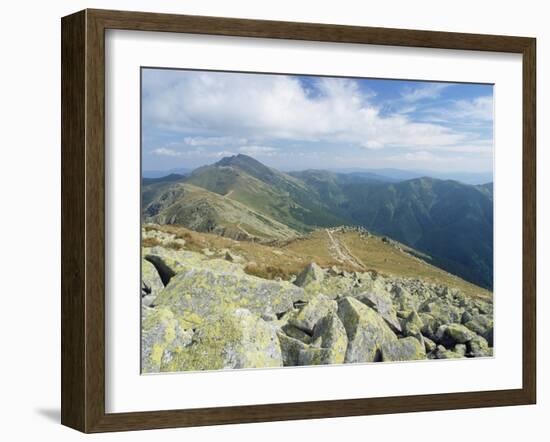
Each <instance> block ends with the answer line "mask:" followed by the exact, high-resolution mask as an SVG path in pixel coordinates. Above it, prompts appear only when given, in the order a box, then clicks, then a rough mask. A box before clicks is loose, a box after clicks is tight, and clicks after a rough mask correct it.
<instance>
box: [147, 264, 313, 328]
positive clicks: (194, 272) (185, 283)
mask: <svg viewBox="0 0 550 442" xmlns="http://www.w3.org/2000/svg"><path fill="white" fill-rule="evenodd" d="M177 271H178V273H177V274H176V275H175V276H174V277H173V278H171V279H170V282H169V283H168V285H167V286H166V287H165V288H164V290H163V291H162V293H161V294H160V295H159V296H158V297H157V298H156V300H155V304H156V305H158V306H163V307H167V308H169V309H170V310H172V311H173V312H174V313H175V314H177V315H178V316H180V317H182V318H183V319H185V320H186V321H188V322H190V323H192V324H195V325H198V324H200V323H201V322H202V321H203V320H204V319H206V318H208V317H210V316H212V315H214V314H217V313H219V312H224V311H230V310H234V309H236V308H246V309H248V310H250V312H252V313H253V314H256V315H258V316H259V317H262V315H277V314H282V313H285V312H287V311H288V310H291V309H292V308H293V305H294V303H295V302H298V301H301V300H302V299H303V297H304V296H303V290H302V289H301V288H299V287H296V286H295V285H293V284H291V283H289V282H285V281H280V282H278V281H271V280H265V279H261V278H257V277H255V276H251V275H247V274H246V273H244V272H243V270H242V267H241V266H239V265H237V264H233V263H230V262H228V261H226V260H223V259H211V260H203V261H200V260H193V263H192V264H190V265H189V264H187V263H185V262H184V263H181V262H180V265H179V266H178V268H177Z"/></svg>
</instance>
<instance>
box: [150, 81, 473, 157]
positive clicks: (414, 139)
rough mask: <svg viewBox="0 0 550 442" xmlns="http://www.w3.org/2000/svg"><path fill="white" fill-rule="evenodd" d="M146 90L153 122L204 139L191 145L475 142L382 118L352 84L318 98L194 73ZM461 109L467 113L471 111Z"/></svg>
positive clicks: (429, 92)
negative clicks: (271, 141) (232, 141)
mask: <svg viewBox="0 0 550 442" xmlns="http://www.w3.org/2000/svg"><path fill="white" fill-rule="evenodd" d="M149 77H151V78H149ZM144 87H145V89H146V90H147V93H145V94H144V104H145V105H144V117H145V119H146V120H147V121H148V122H150V123H151V124H153V125H155V126H156V127H158V128H163V129H169V130H172V131H180V132H182V133H201V134H202V135H201V137H198V138H196V137H188V138H186V140H187V141H186V144H189V145H201V143H202V145H205V144H208V143H210V144H208V145H219V146H224V145H227V143H226V142H225V141H226V140H224V138H225V136H224V137H218V136H216V134H227V137H230V138H231V139H239V138H241V139H247V140H256V142H257V141H260V142H261V140H269V139H276V140H302V141H312V142H324V143H339V144H341V143H346V144H352V145H356V146H361V147H364V148H367V149H383V148H387V147H394V146H404V147H408V148H411V149H418V148H423V149H434V148H440V147H442V146H451V145H456V144H460V143H464V142H465V141H467V134H464V133H462V132H457V131H454V130H452V129H450V128H449V127H446V126H444V125H439V124H433V123H427V122H417V121H413V120H412V119H411V118H409V117H408V116H407V115H406V114H399V113H393V114H390V115H382V114H381V112H380V109H379V108H378V107H377V106H376V105H375V104H373V103H372V102H371V99H372V96H371V94H368V93H365V92H364V91H363V90H361V88H360V87H359V85H358V83H357V82H356V81H354V80H349V79H342V78H319V79H316V80H315V93H312V92H311V90H310V89H309V88H308V87H305V86H304V85H303V83H302V82H300V81H299V80H298V79H297V77H290V76H282V75H257V74H248V75H246V74H229V73H213V72H186V73H185V75H179V76H173V77H171V78H169V79H167V80H166V81H164V82H163V81H158V78H156V77H155V74H154V73H151V74H150V75H147V76H146V77H145V78H144ZM444 87H446V85H440V84H435V85H427V86H423V87H420V88H417V89H414V90H410V91H408V92H405V93H404V95H403V97H402V98H403V99H404V100H406V101H408V102H411V103H412V102H415V101H418V100H421V99H424V98H428V97H433V96H437V94H440V93H441V91H442V90H443V89H444ZM461 106H462V107H461V111H462V112H463V113H464V114H465V113H466V112H468V111H469V109H468V108H467V107H466V105H465V104H464V105H461ZM470 111H471V110H470ZM212 143H214V144H212ZM215 143H219V144H215Z"/></svg>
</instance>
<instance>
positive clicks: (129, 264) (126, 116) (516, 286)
mask: <svg viewBox="0 0 550 442" xmlns="http://www.w3.org/2000/svg"><path fill="white" fill-rule="evenodd" d="M141 66H157V67H172V68H193V69H218V70H237V71H259V72H284V73H299V74H302V73H303V74H322V75H343V76H358V77H377V78H399V79H419V80H432V81H438V80H441V81H463V82H482V83H494V84H495V89H494V93H495V95H494V96H495V191H494V199H495V213H494V218H495V225H494V232H495V255H494V257H495V259H494V272H495V284H494V292H495V350H496V351H495V355H496V356H495V357H494V358H488V359H473V360H472V359H468V360H454V361H453V360H445V361H419V362H407V363H384V364H380V363H378V364H357V365H340V366H323V367H296V368H278V369H251V370H226V371H217V372H201V373H172V374H162V375H147V376H143V375H140V302H139V293H140V185H139V183H140V178H141V177H140V173H141V169H140V149H139V147H140V67H141ZM521 81H522V67H521V56H520V55H512V54H494V53H487V52H470V51H467V52H466V51H451V50H432V49H412V48H396V47H380V46H379V47H377V46H366V45H353V44H345V45H344V44H334V43H318V42H293V41H282V40H267V39H249V38H236V37H231V38H229V37H215V36H196V35H186V34H170V33H151V32H147V33H145V32H135V31H118V30H117V31H115V30H110V31H107V34H106V158H105V159H106V190H107V191H106V257H105V258H106V293H105V297H106V299H105V301H106V302H105V308H106V330H105V332H106V343H105V344H106V355H105V356H106V361H105V362H106V373H105V376H106V404H105V405H106V411H107V412H108V413H112V412H130V411H147V410H163V409H164V410H166V409H180V408H198V407H214V406H229V405H247V404H265V403H281V402H300V401H314V400H333V399H349V398H361V397H381V396H396V395H414V394H429V393H448V392H464V391H479V390H499V389H509V388H520V387H521V382H522V368H521V355H522V332H521V330H522V329H521V318H522V304H521V293H522V195H521V188H522V170H521V166H522V154H521V145H522V126H521V122H522V90H521Z"/></svg>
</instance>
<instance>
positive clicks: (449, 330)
mask: <svg viewBox="0 0 550 442" xmlns="http://www.w3.org/2000/svg"><path fill="white" fill-rule="evenodd" d="M474 336H475V333H473V332H472V331H471V330H469V329H468V328H466V327H464V326H463V325H461V324H446V325H442V326H441V327H439V329H438V330H437V333H436V342H438V343H439V344H441V345H443V346H444V347H446V348H453V347H454V346H455V345H456V344H466V343H467V342H469V341H471V340H472V339H473V338H474Z"/></svg>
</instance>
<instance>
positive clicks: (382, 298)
mask: <svg viewBox="0 0 550 442" xmlns="http://www.w3.org/2000/svg"><path fill="white" fill-rule="evenodd" d="M356 299H357V300H359V301H361V302H362V303H363V304H365V305H367V306H369V307H370V308H372V309H374V310H376V311H377V312H378V314H379V315H380V316H382V318H383V319H384V320H385V321H386V322H387V324H388V325H389V326H390V328H391V329H392V330H393V331H394V332H396V333H400V332H401V324H400V323H399V320H398V319H397V314H396V312H395V308H394V306H393V304H392V300H391V297H390V295H389V293H387V292H386V291H376V292H375V291H367V292H364V293H361V294H360V295H358V296H356Z"/></svg>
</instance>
